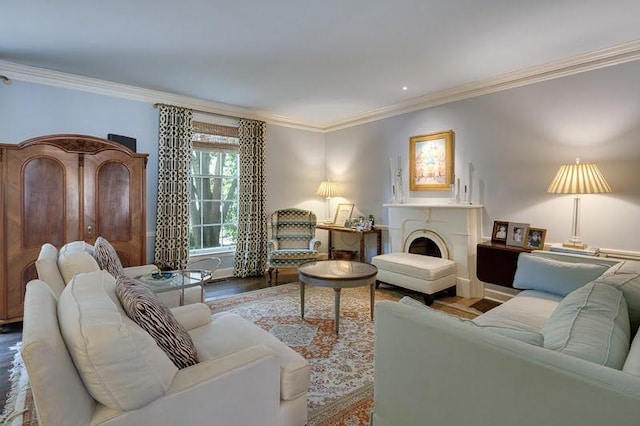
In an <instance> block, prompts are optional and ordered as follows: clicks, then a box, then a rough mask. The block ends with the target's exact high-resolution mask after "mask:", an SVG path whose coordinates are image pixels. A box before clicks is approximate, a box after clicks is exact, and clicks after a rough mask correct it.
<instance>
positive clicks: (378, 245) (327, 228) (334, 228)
mask: <svg viewBox="0 0 640 426" xmlns="http://www.w3.org/2000/svg"><path fill="white" fill-rule="evenodd" d="M316 229H324V230H325V231H328V233H329V241H328V245H329V256H331V249H332V248H333V233H334V232H343V233H347V234H355V235H357V236H358V237H359V239H360V252H359V259H360V262H364V261H365V250H364V249H365V238H366V236H367V235H369V234H375V235H376V250H377V254H382V230H381V229H379V228H374V229H372V230H370V231H358V230H355V229H351V228H345V227H344V226H333V225H316Z"/></svg>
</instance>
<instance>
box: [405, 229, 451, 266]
mask: <svg viewBox="0 0 640 426" xmlns="http://www.w3.org/2000/svg"><path fill="white" fill-rule="evenodd" d="M404 251H405V253H413V254H420V255H423V256H432V257H440V258H442V259H451V258H450V257H449V250H448V249H447V244H446V243H445V241H444V239H443V238H442V237H441V236H440V235H438V234H437V233H435V232H433V231H431V230H429V229H418V230H415V231H413V232H412V233H411V234H409V236H408V237H407V238H406V239H405V240H404Z"/></svg>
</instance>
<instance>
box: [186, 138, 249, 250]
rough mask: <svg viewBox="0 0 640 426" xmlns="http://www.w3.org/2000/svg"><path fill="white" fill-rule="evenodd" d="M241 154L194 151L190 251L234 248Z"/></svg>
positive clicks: (190, 206)
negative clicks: (239, 159) (239, 155)
mask: <svg viewBox="0 0 640 426" xmlns="http://www.w3.org/2000/svg"><path fill="white" fill-rule="evenodd" d="M238 165H239V164H238V153H237V152H235V151H233V150H226V149H225V150H207V149H200V148H194V149H193V152H192V157H191V174H192V179H191V199H190V203H189V209H190V212H189V213H190V222H191V227H190V235H189V249H190V250H206V249H222V248H233V247H235V245H236V238H237V232H238V228H237V223H238Z"/></svg>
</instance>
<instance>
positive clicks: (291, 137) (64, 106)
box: [0, 81, 326, 264]
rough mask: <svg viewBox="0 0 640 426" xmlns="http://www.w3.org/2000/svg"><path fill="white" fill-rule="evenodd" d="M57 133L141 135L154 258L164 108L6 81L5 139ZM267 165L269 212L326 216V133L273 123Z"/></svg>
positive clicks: (0, 115) (0, 129) (2, 96)
mask: <svg viewBox="0 0 640 426" xmlns="http://www.w3.org/2000/svg"><path fill="white" fill-rule="evenodd" d="M55 133H75V134H86V135H92V136H99V137H103V138H106V137H107V134H109V133H115V134H119V135H125V136H130V137H133V138H136V139H137V151H138V152H141V153H147V154H149V161H148V163H147V231H148V232H149V233H150V236H149V238H148V239H147V260H148V261H151V260H152V259H153V242H154V240H153V237H152V236H151V235H153V232H154V231H155V223H156V199H157V193H158V191H157V180H158V150H157V143H158V110H157V109H154V108H153V106H152V105H150V104H148V103H145V102H137V101H131V100H126V99H120V98H114V97H109V96H103V95H96V94H91V93H85V92H80V91H75V90H68V89H63V88H57V87H51V86H46V85H41V84H33V83H24V82H20V81H12V83H11V84H10V85H4V84H0V143H19V142H22V141H24V140H27V139H30V138H32V137H36V136H42V135H48V134H55ZM267 170H268V171H269V172H268V175H267V190H268V193H269V197H268V198H267V209H268V211H272V210H275V209H276V208H281V207H289V206H298V207H302V208H308V209H311V210H313V211H314V212H315V213H316V214H317V215H318V217H324V216H325V215H326V213H325V212H326V208H325V203H324V201H325V200H323V199H320V198H318V197H315V195H314V193H315V190H316V188H317V186H318V184H319V183H320V181H321V180H322V179H324V135H323V134H321V133H316V132H310V131H305V130H296V129H290V128H286V127H279V126H268V128H267ZM225 263H228V264H233V262H232V261H227V260H225Z"/></svg>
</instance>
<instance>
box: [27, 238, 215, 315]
mask: <svg viewBox="0 0 640 426" xmlns="http://www.w3.org/2000/svg"><path fill="white" fill-rule="evenodd" d="M36 270H37V272H38V279H41V280H42V281H44V282H46V283H47V284H49V286H50V287H51V288H53V289H55V291H57V292H58V293H60V292H62V289H63V288H64V286H65V284H66V283H68V282H69V281H70V280H71V278H73V277H74V275H75V274H77V273H81V272H93V271H98V270H100V267H99V266H98V263H97V262H96V261H95V259H94V258H93V246H92V245H91V244H88V243H86V242H84V241H72V242H70V243H67V244H65V245H64V246H62V247H60V250H58V249H57V248H56V247H55V246H54V245H52V244H49V243H45V244H43V245H42V247H41V248H40V253H39V255H38V259H37V260H36ZM157 270H158V268H157V267H156V266H155V265H142V266H132V267H128V268H124V273H125V275H126V276H128V277H131V278H136V277H140V276H142V275H146V274H149V273H152V272H154V271H157ZM158 297H159V298H160V300H162V301H163V302H164V303H165V304H166V305H167V306H169V307H172V308H173V307H176V306H179V305H180V290H176V291H168V292H165V293H159V294H158ZM203 301H204V290H203V289H202V287H200V286H196V287H189V288H186V289H184V299H183V304H184V305H188V304H190V303H198V302H203Z"/></svg>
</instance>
